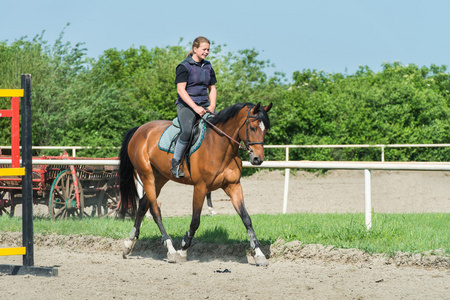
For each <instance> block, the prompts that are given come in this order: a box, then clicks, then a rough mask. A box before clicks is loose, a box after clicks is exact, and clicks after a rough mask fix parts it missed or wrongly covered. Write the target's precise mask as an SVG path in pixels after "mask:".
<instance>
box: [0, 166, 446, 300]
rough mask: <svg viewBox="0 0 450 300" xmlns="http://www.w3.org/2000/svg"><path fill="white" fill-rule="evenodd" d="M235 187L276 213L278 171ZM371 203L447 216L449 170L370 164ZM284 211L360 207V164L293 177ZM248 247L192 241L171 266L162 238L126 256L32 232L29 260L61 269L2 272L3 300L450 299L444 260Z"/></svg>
mask: <svg viewBox="0 0 450 300" xmlns="http://www.w3.org/2000/svg"><path fill="white" fill-rule="evenodd" d="M242 185H243V188H244V197H245V201H246V206H247V209H248V211H249V213H250V214H251V215H252V214H256V213H281V212H282V208H283V188H284V176H283V173H282V172H270V173H268V172H266V171H262V172H260V173H258V174H256V175H253V176H251V177H249V178H245V179H243V180H242ZM191 195H192V187H189V186H182V185H178V184H174V183H169V184H167V185H166V187H165V189H164V190H163V192H162V193H161V196H160V201H161V202H162V211H163V215H164V216H181V215H189V214H190V208H191ZM213 203H214V209H215V211H216V212H217V213H218V214H234V213H235V212H234V210H233V208H232V206H231V203H230V201H229V199H228V197H227V196H226V195H225V194H224V193H223V192H221V191H217V192H213ZM372 203H373V210H374V211H375V212H387V213H401V212H405V213H409V212H444V213H450V172H394V171H391V172H388V171H373V172H372ZM205 206H206V205H205ZM34 208H35V211H36V212H39V211H41V208H37V207H36V206H35V207H34ZM45 210H46V207H45V206H44V207H43V208H42V211H45ZM18 211H20V207H17V208H16V212H18ZM287 211H288V213H296V212H318V213H328V212H363V211H364V174H363V171H330V172H328V173H327V174H326V175H315V174H310V173H305V172H297V173H296V175H291V176H290V187H289V200H288V205H287ZM204 213H205V214H207V213H208V210H207V209H206V207H205V209H204ZM16 214H17V213H16ZM447 225H448V224H447ZM200 226H201V225H200ZM0 230H1V229H0ZM257 234H258V232H257ZM20 244H21V236H20V234H19V233H1V236H0V247H13V246H17V245H20ZM248 248H249V247H248V245H241V244H239V245H233V246H227V247H225V246H219V247H215V246H212V245H203V244H202V243H195V239H194V245H193V246H192V247H191V249H190V252H189V261H188V262H187V263H184V264H171V263H168V262H166V261H165V249H164V248H163V247H162V246H161V245H159V244H157V245H156V244H155V245H152V244H143V243H142V244H139V243H138V244H137V249H136V251H135V252H134V253H133V254H132V255H131V256H130V258H129V259H127V260H125V259H123V258H122V256H121V250H120V249H121V241H114V240H110V239H103V238H97V237H92V236H87V237H86V236H84V237H83V236H70V237H61V236H57V235H50V236H42V235H35V255H34V259H35V266H46V267H55V268H57V269H58V273H59V275H58V276H57V277H48V278H46V277H35V276H31V275H24V276H10V275H4V274H0V283H1V286H2V289H1V290H2V291H1V293H0V295H1V296H0V298H1V299H61V298H63V299H138V298H146V299H159V298H163V297H165V298H167V297H172V298H178V299H180V298H181V299H223V298H226V297H230V298H231V299H450V296H449V295H450V261H449V258H448V257H443V256H439V255H425V256H420V255H413V256H409V255H406V254H401V253H399V254H398V255H396V256H395V257H393V258H389V259H388V258H386V257H383V256H379V255H374V256H369V255H367V254H365V253H362V252H361V251H358V250H354V249H347V250H343V249H333V248H332V247H323V246H321V245H302V244H301V243H300V242H291V243H288V244H286V243H284V242H283V241H277V242H276V243H274V244H273V245H270V247H269V246H267V247H264V248H263V251H264V252H265V253H266V255H267V257H270V259H269V261H270V265H269V266H268V267H257V266H255V265H254V261H253V258H252V257H251V256H248V255H247V250H248ZM0 264H16V265H21V264H22V257H17V256H7V257H0ZM225 270H228V271H229V272H223V271H225Z"/></svg>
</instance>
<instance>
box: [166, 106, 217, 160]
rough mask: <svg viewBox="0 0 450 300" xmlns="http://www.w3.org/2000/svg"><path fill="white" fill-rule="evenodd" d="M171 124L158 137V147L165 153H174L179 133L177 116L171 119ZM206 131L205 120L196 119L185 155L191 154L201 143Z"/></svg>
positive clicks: (179, 127)
mask: <svg viewBox="0 0 450 300" xmlns="http://www.w3.org/2000/svg"><path fill="white" fill-rule="evenodd" d="M209 115H210V114H206V115H205V118H208V117H209ZM172 123H173V124H172V125H170V126H169V127H167V128H166V130H164V132H163V133H162V135H161V137H160V138H159V142H158V148H159V149H160V150H162V151H166V152H167V153H174V151H175V142H176V141H177V139H178V137H179V135H180V133H181V126H180V122H179V121H178V117H176V118H175V119H173V121H172ZM205 132H206V122H205V121H204V120H203V119H199V120H197V122H196V123H195V124H194V127H193V129H192V136H191V139H190V142H189V145H188V146H187V151H186V156H190V155H192V153H194V152H195V151H197V149H198V148H199V147H200V145H201V144H202V141H203V138H204V136H205Z"/></svg>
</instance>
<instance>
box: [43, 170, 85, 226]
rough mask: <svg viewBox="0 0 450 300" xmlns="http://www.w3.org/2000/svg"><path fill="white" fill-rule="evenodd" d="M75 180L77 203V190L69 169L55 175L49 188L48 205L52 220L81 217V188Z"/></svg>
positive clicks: (82, 206) (82, 196)
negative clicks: (76, 185)
mask: <svg viewBox="0 0 450 300" xmlns="http://www.w3.org/2000/svg"><path fill="white" fill-rule="evenodd" d="M75 176H76V175H75ZM77 181H78V196H79V197H78V198H79V203H77V192H76V188H75V184H74V176H73V175H72V173H71V172H70V171H69V170H65V171H62V172H61V173H59V174H58V176H56V178H55V180H54V181H53V184H52V188H51V189H50V196H49V205H48V210H49V214H50V216H51V218H52V219H53V220H56V219H66V218H68V217H71V216H78V218H81V217H82V216H83V211H84V194H83V188H82V187H81V182H80V180H79V179H78V178H77Z"/></svg>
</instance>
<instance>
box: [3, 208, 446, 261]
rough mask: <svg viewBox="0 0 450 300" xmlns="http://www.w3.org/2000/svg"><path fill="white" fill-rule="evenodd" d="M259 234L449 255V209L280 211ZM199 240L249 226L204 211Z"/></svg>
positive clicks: (147, 229)
mask: <svg viewBox="0 0 450 300" xmlns="http://www.w3.org/2000/svg"><path fill="white" fill-rule="evenodd" d="M190 221H191V218H190V217H172V218H164V219H163V222H164V225H165V227H166V230H167V232H168V234H169V235H170V236H171V237H172V238H173V239H175V240H176V239H181V238H182V237H183V235H184V234H185V232H186V230H188V228H189V224H190ZM252 222H253V226H254V229H255V231H256V235H257V237H258V239H259V240H260V242H261V243H262V244H266V245H267V244H272V243H273V242H275V241H276V240H277V239H278V238H281V239H284V240H285V241H294V240H299V241H301V242H302V243H304V244H323V245H327V246H328V245H332V246H335V247H338V248H356V249H360V250H363V251H365V252H368V253H371V254H372V253H386V254H388V255H391V254H394V253H395V252H397V251H401V252H408V253H424V252H426V251H430V250H436V249H443V250H444V253H445V254H446V255H450V234H449V232H450V214H448V213H447V214H446V213H423V214H379V213H377V214H374V215H373V217H372V229H371V230H369V231H368V230H366V229H365V225H364V214H350V213H348V214H309V213H303V214H286V215H282V214H278V215H263V214H259V215H253V216H252ZM132 227H133V221H131V220H124V221H123V220H114V219H108V218H105V219H98V218H84V219H83V220H81V221H80V220H78V219H72V220H65V221H52V220H50V219H47V218H35V220H34V232H35V233H42V234H51V233H57V234H61V235H69V234H81V235H94V236H102V237H109V238H113V239H122V238H125V237H127V236H128V233H129V231H130V230H131V228H132ZM21 230H22V219H21V218H18V217H14V218H9V217H7V216H2V217H0V231H21ZM160 236H161V235H160V233H159V230H158V228H157V226H156V224H155V223H154V222H153V220H152V219H144V221H143V223H142V227H141V236H140V238H142V239H150V240H153V239H159V238H160ZM195 239H197V240H199V241H203V242H209V243H218V244H233V243H248V237H247V233H246V230H245V228H244V226H243V224H242V221H241V220H240V218H239V216H237V215H234V216H226V215H222V216H203V217H202V219H201V224H200V228H199V230H198V231H197V233H196V236H195Z"/></svg>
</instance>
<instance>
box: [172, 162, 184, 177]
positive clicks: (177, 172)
mask: <svg viewBox="0 0 450 300" xmlns="http://www.w3.org/2000/svg"><path fill="white" fill-rule="evenodd" d="M180 167H181V161H177V160H176V159H175V158H172V168H170V172H171V173H172V175H173V176H175V177H176V178H180V177H184V171H183V170H181V168H180Z"/></svg>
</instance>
